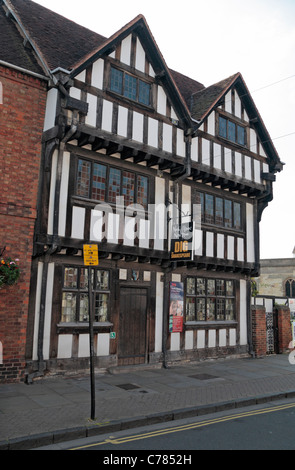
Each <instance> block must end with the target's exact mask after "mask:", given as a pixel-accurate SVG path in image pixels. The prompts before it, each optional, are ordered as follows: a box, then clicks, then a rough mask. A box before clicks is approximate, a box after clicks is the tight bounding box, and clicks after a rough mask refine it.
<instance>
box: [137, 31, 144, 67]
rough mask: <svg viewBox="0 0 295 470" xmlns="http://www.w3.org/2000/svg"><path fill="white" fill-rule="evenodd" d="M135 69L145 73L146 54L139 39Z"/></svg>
mask: <svg viewBox="0 0 295 470" xmlns="http://www.w3.org/2000/svg"><path fill="white" fill-rule="evenodd" d="M135 68H136V70H139V71H140V72H143V73H144V72H145V52H144V48H143V47H142V44H141V42H140V40H139V39H138V38H137V39H136V55H135Z"/></svg>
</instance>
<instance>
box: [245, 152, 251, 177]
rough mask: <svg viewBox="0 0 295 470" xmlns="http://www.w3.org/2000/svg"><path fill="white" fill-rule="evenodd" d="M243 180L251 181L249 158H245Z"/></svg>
mask: <svg viewBox="0 0 295 470" xmlns="http://www.w3.org/2000/svg"><path fill="white" fill-rule="evenodd" d="M245 178H246V180H251V179H252V169H251V157H247V156H245Z"/></svg>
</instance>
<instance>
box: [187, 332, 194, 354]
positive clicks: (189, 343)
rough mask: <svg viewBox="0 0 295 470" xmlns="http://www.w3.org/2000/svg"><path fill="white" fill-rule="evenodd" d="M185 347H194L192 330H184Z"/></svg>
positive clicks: (188, 348)
mask: <svg viewBox="0 0 295 470" xmlns="http://www.w3.org/2000/svg"><path fill="white" fill-rule="evenodd" d="M185 349H186V350H190V349H194V332H193V331H186V332H185Z"/></svg>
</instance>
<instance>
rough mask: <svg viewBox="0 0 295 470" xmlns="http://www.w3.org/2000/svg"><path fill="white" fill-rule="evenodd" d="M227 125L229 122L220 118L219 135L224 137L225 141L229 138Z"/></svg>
mask: <svg viewBox="0 0 295 470" xmlns="http://www.w3.org/2000/svg"><path fill="white" fill-rule="evenodd" d="M226 125H227V120H226V119H224V118H222V117H221V116H220V117H219V135H220V137H223V138H224V139H226V138H227V131H226V127H227V126H226Z"/></svg>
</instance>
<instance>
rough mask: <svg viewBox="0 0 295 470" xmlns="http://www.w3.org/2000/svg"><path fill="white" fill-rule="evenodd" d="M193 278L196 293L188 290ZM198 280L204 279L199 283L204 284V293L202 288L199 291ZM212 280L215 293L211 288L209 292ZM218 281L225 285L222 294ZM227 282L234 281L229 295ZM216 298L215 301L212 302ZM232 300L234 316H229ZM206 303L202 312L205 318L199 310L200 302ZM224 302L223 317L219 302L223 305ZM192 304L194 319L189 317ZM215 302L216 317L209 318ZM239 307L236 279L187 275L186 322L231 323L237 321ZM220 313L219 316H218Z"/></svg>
mask: <svg viewBox="0 0 295 470" xmlns="http://www.w3.org/2000/svg"><path fill="white" fill-rule="evenodd" d="M191 280H194V293H191V292H188V281H189V282H191ZM198 281H202V283H199V286H200V285H203V286H204V290H203V292H202V293H200V290H199V291H198ZM210 281H211V285H212V286H213V285H214V293H213V291H212V290H211V292H209V286H210ZM217 283H223V285H224V291H223V292H224V294H223V295H222V294H220V292H219V293H218V292H217ZM227 283H232V293H231V294H230V295H229V294H228V293H227ZM190 299H191V300H193V302H189V300H190ZM213 300H214V303H213V302H212V301H213ZM229 300H230V301H231V305H232V311H233V313H232V318H227V307H226V305H227V301H229ZM200 301H202V304H203V305H204V311H203V312H202V314H203V315H204V316H203V318H200V317H199V311H198V304H201V302H200ZM210 301H211V304H210ZM221 301H222V303H223V306H224V307H223V309H224V311H223V314H222V316H223V318H220V316H221V314H220V313H219V314H218V303H219V305H222V303H221ZM189 304H192V305H193V306H194V307H193V308H194V319H191V318H189V319H188V318H187V315H188V314H187V311H188V310H187V308H188V305H189ZM213 304H214V318H211V319H210V318H209V316H210V308H209V306H210V305H211V306H212V305H213ZM237 313H238V312H237V307H236V283H235V281H234V279H225V278H218V279H215V278H210V277H208V278H202V277H199V276H187V277H186V280H185V322H186V323H206V324H208V325H211V324H213V323H216V322H224V323H229V322H236V321H237ZM218 315H219V318H218Z"/></svg>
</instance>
